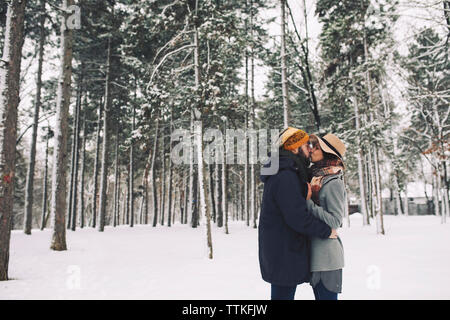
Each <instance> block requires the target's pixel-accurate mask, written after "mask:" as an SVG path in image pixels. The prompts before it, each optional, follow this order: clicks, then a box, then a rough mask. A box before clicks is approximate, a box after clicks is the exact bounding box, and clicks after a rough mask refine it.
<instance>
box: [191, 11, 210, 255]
mask: <svg viewBox="0 0 450 320" xmlns="http://www.w3.org/2000/svg"><path fill="white" fill-rule="evenodd" d="M197 6H198V3H196V7H195V18H196V19H197V9H198V7H197ZM199 51H200V44H199V39H198V30H197V26H196V25H195V24H194V65H195V87H196V92H197V94H198V93H199V89H200V64H199ZM198 107H199V106H194V116H195V118H196V120H197V121H196V122H195V134H196V135H195V137H196V144H197V159H198V164H197V166H198V184H199V191H200V203H199V205H200V210H201V213H202V216H204V217H206V242H207V246H208V249H209V255H208V257H209V259H212V258H213V245H212V235H211V211H210V209H211V207H210V205H209V201H208V197H207V195H206V191H205V186H206V182H207V180H206V170H205V168H204V164H203V123H202V119H201V112H200V110H197V108H198Z"/></svg>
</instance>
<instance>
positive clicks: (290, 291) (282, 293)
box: [271, 284, 297, 300]
mask: <svg viewBox="0 0 450 320" xmlns="http://www.w3.org/2000/svg"><path fill="white" fill-rule="evenodd" d="M296 289H297V286H292V287H284V286H277V285H274V284H272V289H271V299H272V300H294V296H295V290H296Z"/></svg>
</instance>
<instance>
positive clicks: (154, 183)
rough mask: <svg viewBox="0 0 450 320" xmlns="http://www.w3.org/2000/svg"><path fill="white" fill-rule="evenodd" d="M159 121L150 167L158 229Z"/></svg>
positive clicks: (154, 218)
mask: <svg viewBox="0 0 450 320" xmlns="http://www.w3.org/2000/svg"><path fill="white" fill-rule="evenodd" d="M158 126H159V120H158V119H156V129H155V142H154V143H153V155H152V165H151V167H150V180H151V182H152V200H153V227H156V223H157V221H158V220H157V219H158V194H157V192H158V191H157V188H156V177H155V161H156V153H157V152H158V150H157V148H158V132H159V128H158Z"/></svg>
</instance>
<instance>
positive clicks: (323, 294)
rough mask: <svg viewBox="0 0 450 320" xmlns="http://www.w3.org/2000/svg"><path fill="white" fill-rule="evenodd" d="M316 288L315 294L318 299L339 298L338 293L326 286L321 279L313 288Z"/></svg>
mask: <svg viewBox="0 0 450 320" xmlns="http://www.w3.org/2000/svg"><path fill="white" fill-rule="evenodd" d="M313 290H314V296H315V297H316V300H337V299H338V298H337V295H338V294H337V293H336V292H332V291H330V290H328V289H327V288H325V286H324V285H323V283H322V281H319V283H318V284H317V285H316V286H315V287H314V288H313Z"/></svg>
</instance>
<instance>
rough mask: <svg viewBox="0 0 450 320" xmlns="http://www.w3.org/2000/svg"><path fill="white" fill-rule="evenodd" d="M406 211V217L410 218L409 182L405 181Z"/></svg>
mask: <svg viewBox="0 0 450 320" xmlns="http://www.w3.org/2000/svg"><path fill="white" fill-rule="evenodd" d="M404 209H405V216H409V206H408V180H406V181H405V199H404Z"/></svg>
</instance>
